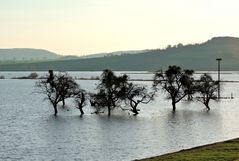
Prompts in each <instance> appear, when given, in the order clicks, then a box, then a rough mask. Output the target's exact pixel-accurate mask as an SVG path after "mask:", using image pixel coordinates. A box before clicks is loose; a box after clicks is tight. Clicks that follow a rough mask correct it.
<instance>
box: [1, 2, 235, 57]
mask: <svg viewBox="0 0 239 161" xmlns="http://www.w3.org/2000/svg"><path fill="white" fill-rule="evenodd" d="M238 18H239V1H238V0H180V1H179V0H0V48H38V49H47V50H50V51H53V52H56V53H58V54H61V55H70V54H74V55H88V54H94V53H102V52H112V51H121V50H141V49H154V48H164V47H166V46H167V45H169V44H171V45H175V44H178V43H183V44H188V43H200V42H204V41H207V40H208V39H211V38H212V37H215V36H234V37H239V21H238Z"/></svg>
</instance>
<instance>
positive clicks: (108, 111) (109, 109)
mask: <svg viewBox="0 0 239 161" xmlns="http://www.w3.org/2000/svg"><path fill="white" fill-rule="evenodd" d="M110 110H111V109H110V106H108V116H110V112H111V111H110Z"/></svg>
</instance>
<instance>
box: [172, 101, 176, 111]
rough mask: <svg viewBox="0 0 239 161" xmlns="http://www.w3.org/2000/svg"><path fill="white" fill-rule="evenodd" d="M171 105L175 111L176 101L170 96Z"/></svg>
mask: <svg viewBox="0 0 239 161" xmlns="http://www.w3.org/2000/svg"><path fill="white" fill-rule="evenodd" d="M172 106H173V112H175V111H176V101H175V99H173V98H172Z"/></svg>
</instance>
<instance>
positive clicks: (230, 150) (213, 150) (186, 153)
mask: <svg viewBox="0 0 239 161" xmlns="http://www.w3.org/2000/svg"><path fill="white" fill-rule="evenodd" d="M176 160H178V161H181V160H184V161H202V160H220V161H228V160H239V138H236V139H231V140H226V141H221V142H216V143H212V144H206V145H202V146H197V147H193V148H190V149H182V150H180V151H177V152H173V153H167V154H163V155H159V156H154V157H150V158H143V159H136V160H135V161H176Z"/></svg>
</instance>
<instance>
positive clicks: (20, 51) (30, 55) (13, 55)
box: [0, 48, 60, 61]
mask: <svg viewBox="0 0 239 161" xmlns="http://www.w3.org/2000/svg"><path fill="white" fill-rule="evenodd" d="M59 57H60V55H57V54H56V53H53V52H50V51H47V50H42V49H28V48H15V49H0V61H22V60H48V59H57V58H59Z"/></svg>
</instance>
